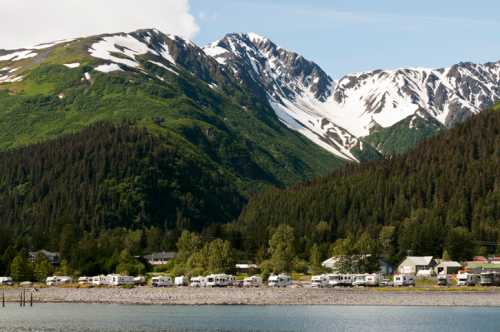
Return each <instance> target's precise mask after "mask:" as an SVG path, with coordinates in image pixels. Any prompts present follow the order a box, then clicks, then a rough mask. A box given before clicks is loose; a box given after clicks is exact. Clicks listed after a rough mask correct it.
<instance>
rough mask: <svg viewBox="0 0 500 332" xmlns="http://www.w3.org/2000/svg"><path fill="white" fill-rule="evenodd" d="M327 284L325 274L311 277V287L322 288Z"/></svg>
mask: <svg viewBox="0 0 500 332" xmlns="http://www.w3.org/2000/svg"><path fill="white" fill-rule="evenodd" d="M327 286H328V277H327V276H326V275H325V274H321V275H316V276H312V277H311V287H312V288H323V287H327Z"/></svg>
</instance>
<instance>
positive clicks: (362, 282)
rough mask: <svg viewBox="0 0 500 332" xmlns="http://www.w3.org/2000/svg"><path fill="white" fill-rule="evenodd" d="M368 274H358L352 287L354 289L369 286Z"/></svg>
mask: <svg viewBox="0 0 500 332" xmlns="http://www.w3.org/2000/svg"><path fill="white" fill-rule="evenodd" d="M366 277H367V275H366V274H358V275H355V276H354V277H353V281H352V285H353V286H354V287H365V286H367V285H368V283H367V280H366Z"/></svg>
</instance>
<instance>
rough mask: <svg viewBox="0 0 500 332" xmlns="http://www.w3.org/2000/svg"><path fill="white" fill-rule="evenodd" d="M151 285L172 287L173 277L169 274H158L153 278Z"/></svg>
mask: <svg viewBox="0 0 500 332" xmlns="http://www.w3.org/2000/svg"><path fill="white" fill-rule="evenodd" d="M151 286H153V287H170V286H173V282H172V278H170V277H168V276H158V277H153V278H152V279H151Z"/></svg>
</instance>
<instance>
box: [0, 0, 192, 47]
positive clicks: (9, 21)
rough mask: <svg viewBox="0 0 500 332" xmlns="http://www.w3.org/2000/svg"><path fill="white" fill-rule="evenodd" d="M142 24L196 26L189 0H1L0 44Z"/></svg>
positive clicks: (185, 31)
mask: <svg viewBox="0 0 500 332" xmlns="http://www.w3.org/2000/svg"><path fill="white" fill-rule="evenodd" d="M141 28H157V29H159V30H161V31H164V32H167V33H172V34H176V35H180V36H183V37H185V38H192V37H193V36H194V35H195V34H196V33H197V32H198V25H197V23H196V20H195V18H194V17H193V16H192V15H191V14H190V11H189V0H16V1H12V0H0V49H14V48H20V47H27V46H32V45H34V44H37V43H41V42H49V41H54V40H59V39H65V38H74V37H82V36H89V35H94V34H101V33H114V32H130V31H134V30H137V29H141Z"/></svg>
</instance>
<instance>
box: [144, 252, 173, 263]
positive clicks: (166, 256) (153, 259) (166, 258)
mask: <svg viewBox="0 0 500 332" xmlns="http://www.w3.org/2000/svg"><path fill="white" fill-rule="evenodd" d="M175 257H177V253H176V252H174V251H162V252H155V253H152V254H150V255H146V256H144V259H145V260H146V261H147V262H148V263H149V264H150V265H153V266H156V265H165V264H167V263H168V262H170V261H171V260H172V259H175Z"/></svg>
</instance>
